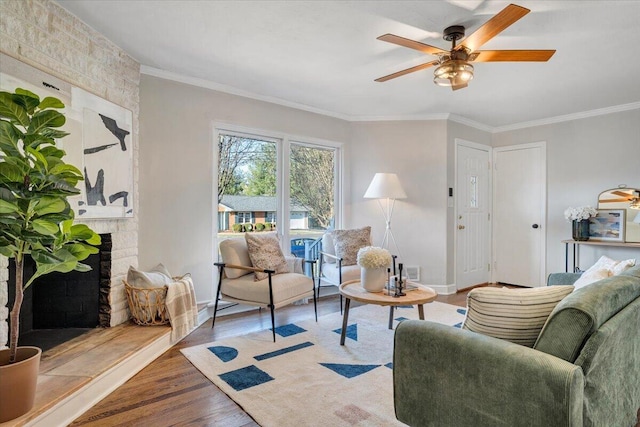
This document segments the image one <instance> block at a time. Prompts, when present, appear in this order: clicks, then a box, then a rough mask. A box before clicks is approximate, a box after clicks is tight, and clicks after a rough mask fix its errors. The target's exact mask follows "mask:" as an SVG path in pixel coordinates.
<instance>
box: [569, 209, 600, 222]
mask: <svg viewBox="0 0 640 427" xmlns="http://www.w3.org/2000/svg"><path fill="white" fill-rule="evenodd" d="M597 214H598V211H597V210H595V209H594V208H592V207H591V206H580V207H579V208H567V209H566V210H565V211H564V217H565V218H566V219H567V220H569V221H582V220H583V219H589V218H592V217H594V216H596V215H597Z"/></svg>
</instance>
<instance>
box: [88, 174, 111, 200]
mask: <svg viewBox="0 0 640 427" xmlns="http://www.w3.org/2000/svg"><path fill="white" fill-rule="evenodd" d="M84 186H85V189H86V191H87V204H88V205H89V206H95V205H97V204H98V202H100V203H102V206H106V205H107V201H106V199H105V198H104V169H100V170H99V171H98V177H97V178H96V185H94V186H91V181H89V175H88V174H87V168H84Z"/></svg>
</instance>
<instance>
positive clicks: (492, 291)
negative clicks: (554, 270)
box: [462, 286, 573, 347]
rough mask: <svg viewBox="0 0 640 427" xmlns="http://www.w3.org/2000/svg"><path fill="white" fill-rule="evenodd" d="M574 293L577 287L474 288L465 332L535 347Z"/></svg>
mask: <svg viewBox="0 0 640 427" xmlns="http://www.w3.org/2000/svg"><path fill="white" fill-rule="evenodd" d="M572 291H573V286H546V287H542V288H530V289H508V288H476V289H472V290H471V291H470V292H469V294H468V295H467V316H466V318H465V319H464V325H462V329H468V330H470V331H473V332H477V333H479V334H483V335H488V336H491V337H494V338H500V339H503V340H506V341H511V342H513V343H516V344H520V345H524V346H527V347H533V345H534V344H535V342H536V339H537V338H538V335H540V330H541V329H542V327H543V326H544V324H545V322H546V321H547V318H548V317H549V314H551V311H553V309H554V308H555V306H556V305H557V304H558V303H559V302H560V301H561V300H562V299H563V298H564V297H565V296H567V295H569V294H570V293H571V292H572Z"/></svg>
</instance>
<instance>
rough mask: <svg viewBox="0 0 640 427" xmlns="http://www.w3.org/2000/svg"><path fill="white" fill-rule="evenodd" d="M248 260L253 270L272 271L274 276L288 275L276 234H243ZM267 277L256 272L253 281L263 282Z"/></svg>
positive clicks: (265, 274)
mask: <svg viewBox="0 0 640 427" xmlns="http://www.w3.org/2000/svg"><path fill="white" fill-rule="evenodd" d="M244 238H245V240H246V241H247V249H249V258H251V264H252V265H253V266H254V267H255V268H260V269H263V270H274V271H275V272H276V274H280V273H288V272H289V267H288V266H287V260H286V259H285V258H284V255H283V254H282V249H280V242H279V241H278V236H277V234H276V233H245V235H244ZM267 277H269V275H268V274H267V273H264V272H261V271H256V272H255V280H256V281H258V280H264V279H266V278H267Z"/></svg>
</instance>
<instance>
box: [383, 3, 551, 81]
mask: <svg viewBox="0 0 640 427" xmlns="http://www.w3.org/2000/svg"><path fill="white" fill-rule="evenodd" d="M529 12H530V10H529V9H526V8H524V7H522V6H518V5H515V4H510V5H509V6H507V7H505V8H504V9H503V10H502V11H501V12H499V13H498V14H497V15H495V16H494V17H493V18H491V19H490V20H488V21H487V22H485V23H484V24H483V25H482V26H481V27H480V28H478V29H477V30H476V31H475V32H474V33H473V34H471V35H470V36H469V37H467V38H466V39H464V40H462V42H460V44H457V45H456V42H458V41H459V40H461V39H462V38H463V37H464V30H465V28H464V26H462V25H453V26H451V27H447V28H445V30H444V33H443V38H444V39H445V40H447V41H450V42H451V50H449V51H447V50H443V49H440V48H438V47H435V46H431V45H428V44H425V43H421V42H418V41H415V40H410V39H406V38H404V37H400V36H396V35H394V34H385V35H382V36H380V37H378V40H382V41H385V42H388V43H393V44H397V45H399V46H404V47H408V48H410V49H415V50H419V51H420V52H423V53H427V54H429V55H434V56H437V57H438V59H436V60H434V61H431V62H427V63H424V64H420V65H416V66H415V67H411V68H407V69H406V70H402V71H398V72H395V73H393V74H389V75H387V76H384V77H380V78H378V79H376V80H375V81H377V82H386V81H387V80H391V79H395V78H396V77H400V76H404V75H405V74H409V73H413V72H414V71H419V70H424V69H425V68H429V67H437V68H436V69H435V71H434V79H433V82H434V83H435V84H437V85H439V86H450V87H451V89H453V90H458V89H462V88H465V87H467V85H468V83H469V81H470V80H471V79H473V65H471V62H474V61H475V62H505V61H537V62H545V61H548V60H549V58H551V56H553V54H554V53H555V50H477V49H478V48H480V47H481V46H482V45H483V44H485V43H487V42H488V41H489V40H491V39H492V38H493V37H495V36H497V35H498V34H499V33H500V32H502V31H504V30H505V29H506V28H507V27H509V26H510V25H511V24H513V23H514V22H516V21H517V20H519V19H520V18H522V17H523V16H524V15H526V14H527V13H529Z"/></svg>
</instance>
